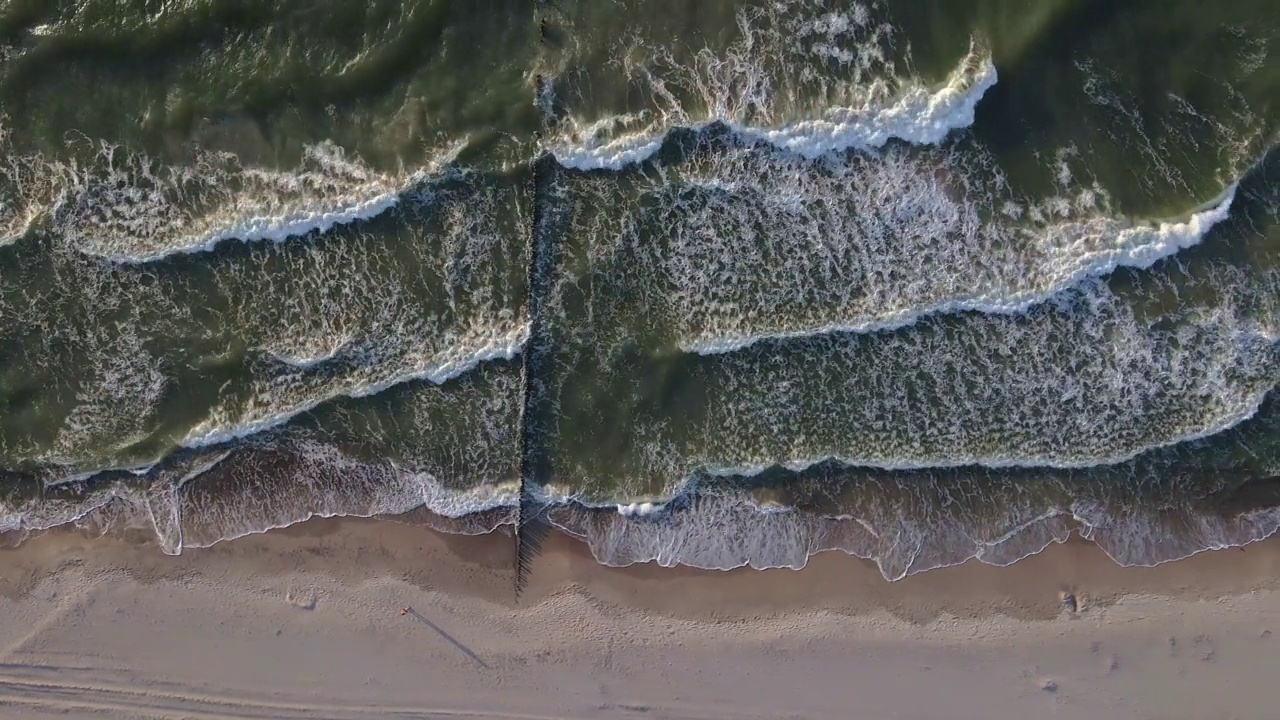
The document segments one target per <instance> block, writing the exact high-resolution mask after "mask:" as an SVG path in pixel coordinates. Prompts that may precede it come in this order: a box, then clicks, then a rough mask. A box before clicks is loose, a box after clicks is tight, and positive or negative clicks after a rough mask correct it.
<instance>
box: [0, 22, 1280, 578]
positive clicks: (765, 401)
mask: <svg viewBox="0 0 1280 720" xmlns="http://www.w3.org/2000/svg"><path fill="white" fill-rule="evenodd" d="M1269 7H1270V5H1268V4H1264V3H1262V2H1259V1H1256V0H1226V1H1224V2H1220V3H1216V4H1214V5H1213V7H1205V6H1203V5H1202V4H1200V3H1193V2H1190V1H1189V0H1186V1H1184V0H1174V1H1172V2H1167V3H1161V4H1159V6H1158V7H1157V6H1156V4H1150V3H1138V2H1128V3H1116V2H1101V1H1093V0H1036V1H1035V2H1032V3H1027V2H1013V1H1012V0H1010V1H1008V2H1005V1H1003V0H991V1H990V2H981V3H972V2H970V3H958V2H957V3H923V2H909V3H907V2H901V3H884V2H836V1H835V0H803V1H802V0H767V1H759V2H724V1H720V0H709V1H707V2H698V3H694V4H691V3H688V2H685V1H684V0H681V1H677V0H643V1H642V0H623V1H620V2H610V3H605V2H598V1H585V0H584V1H582V2H578V1H575V0H545V1H543V0H527V1H517V0H482V1H480V2H472V3H458V2H449V1H447V0H402V1H399V2H391V1H389V0H387V1H383V0H373V1H371V2H360V3H352V2H346V0H272V2H215V1H214V0H176V1H166V2H153V1H150V0H136V1H130V2H114V1H112V2H108V1H106V0H77V1H75V2H59V3H31V2H24V1H22V0H0V333H3V337H2V338H0V402H2V403H3V405H2V407H3V411H2V412H0V475H2V476H3V477H2V479H0V533H2V534H3V535H4V537H5V539H6V540H7V541H8V542H10V543H18V542H21V541H22V540H24V539H25V538H27V537H29V536H31V535H32V534H33V533H39V532H41V531H44V530H47V529H50V528H54V527H59V526H66V525H73V526H75V527H77V528H79V529H81V530H82V531H83V532H86V533H90V534H93V535H113V536H119V535H131V536H138V535H141V536H142V537H145V538H146V539H147V540H148V541H150V542H154V543H155V544H156V545H157V546H158V547H159V548H160V550H161V551H163V552H166V553H171V554H176V553H180V552H182V551H183V549H184V548H199V547H207V546H209V545H211V544H214V543H217V542H219V541H222V540H226V539H231V538H236V537H240V536H243V535H246V534H250V533H257V532H264V531H267V530H270V529H273V528H280V527H285V526H288V525H291V524H294V523H298V522H303V521H305V520H307V519H308V518H312V517H332V516H361V517H388V518H395V517H403V516H405V514H413V513H417V514H418V515H420V516H423V517H428V518H430V519H429V520H428V522H430V523H431V524H433V525H434V526H436V527H438V528H439V529H442V530H446V531H450V532H463V533H482V532H489V531H493V530H495V529H498V528H511V527H517V528H521V529H523V528H524V527H525V526H526V525H527V524H529V523H536V524H540V525H544V526H547V527H552V528H556V529H558V530H559V531H562V532H566V533H569V534H571V535H574V536H576V537H578V538H581V539H582V540H583V541H584V542H585V543H586V544H587V545H588V546H589V547H590V549H591V552H592V553H593V554H594V556H595V557H596V559H597V560H599V561H600V562H602V563H606V564H610V565H627V564H631V563H637V562H649V561H657V562H658V563H660V564H662V565H690V566H696V567H702V568H712V569H728V568H734V567H739V566H743V565H749V566H751V567H755V568H766V567H778V566H785V567H800V566H802V565H803V564H804V563H805V562H806V560H807V558H808V557H810V556H811V555H812V554H814V553H817V552H821V551H825V550H843V551H845V552H848V553H850V554H854V555H857V556H859V557H863V558H868V559H871V560H873V561H874V562H876V563H877V565H878V566H879V568H880V571H881V572H882V573H883V575H884V576H885V577H886V578H887V579H890V580H894V579H898V578H901V577H904V576H906V575H908V574H911V573H916V572H921V571H926V570H929V569H932V568H938V567H945V566H950V565H955V564H958V563H961V562H964V561H966V560H969V559H972V558H978V559H980V560H982V561H983V562H988V563H992V564H998V565H1004V564H1009V563H1013V562H1016V561H1017V560H1019V559H1022V558H1024V557H1027V556H1028V555H1031V554H1035V553H1037V552H1039V551H1040V550H1043V549H1044V548H1045V547H1047V546H1048V545H1049V544H1051V543H1054V542H1063V541H1065V540H1066V539H1067V538H1068V537H1070V536H1072V535H1073V534H1075V535H1079V536H1081V537H1083V538H1085V539H1088V540H1091V541H1093V542H1096V543H1097V544H1098V545H1099V546H1100V547H1101V548H1102V549H1103V550H1104V551H1105V552H1106V553H1107V554H1108V555H1109V556H1110V557H1111V558H1113V559H1114V560H1115V561H1116V562H1118V563H1121V564H1124V565H1154V564H1157V563H1161V562H1165V561H1169V560H1174V559H1178V558H1182V557H1186V556H1188V555H1191V554H1194V553H1197V552H1200V551H1202V550H1206V549H1211V548H1222V547H1230V546H1236V545H1244V544H1246V543H1249V542H1253V541H1256V540H1260V539H1263V538H1265V537H1268V536H1270V535H1271V534H1272V533H1274V532H1275V531H1276V529H1277V528H1280V392H1277V387H1278V386H1280V149H1277V148H1278V145H1280V108H1277V106H1276V101H1277V99H1280V56H1278V55H1277V53H1278V52H1280V46H1278V43H1280V15H1277V14H1276V13H1275V12H1274V11H1270V12H1268V8H1269ZM1259 18H1262V19H1263V21H1259Z"/></svg>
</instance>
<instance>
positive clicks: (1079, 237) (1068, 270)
mask: <svg viewBox="0 0 1280 720" xmlns="http://www.w3.org/2000/svg"><path fill="white" fill-rule="evenodd" d="M1235 193H1236V185H1235V184H1232V185H1231V186H1230V187H1228V188H1227V190H1226V191H1225V192H1224V193H1223V194H1222V196H1221V197H1220V199H1219V200H1218V202H1217V203H1216V204H1215V205H1213V206H1212V207H1210V208H1208V209H1205V210H1202V211H1199V212H1196V213H1193V214H1192V215H1191V216H1190V217H1188V218H1187V219H1186V220H1183V221H1174V222H1160V223H1157V224H1136V225H1133V226H1130V227H1122V226H1121V225H1122V224H1121V222H1120V221H1114V220H1108V219H1104V218H1091V219H1086V220H1083V221H1079V222H1064V223H1062V224H1060V225H1054V226H1050V227H1048V228H1045V229H1044V230H1043V231H1042V232H1043V235H1044V241H1043V247H1042V249H1041V251H1042V252H1043V260H1041V262H1043V263H1044V267H1043V268H1036V269H1035V270H1036V271H1035V272H1028V273H1026V275H1027V276H1028V277H1029V278H1032V279H1030V280H1029V282H1030V283H1031V284H1030V285H1028V286H1024V287H1018V286H1012V287H1009V286H1005V287H994V288H993V287H987V288H981V289H982V292H978V293H976V294H973V295H971V296H970V297H952V298H950V299H946V300H942V301H940V302H935V303H933V304H928V303H927V302H926V303H922V304H920V305H916V306H908V307H892V306H890V307H885V308H876V309H875V310H874V312H873V313H868V314H866V315H864V316H863V317H861V318H859V319H858V320H857V321H856V322H849V321H847V320H846V321H837V322H825V323H820V324H813V325H803V324H802V325H801V326H800V327H794V328H788V329H786V330H776V331H772V332H746V333H742V334H738V333H734V332H731V331H730V332H726V331H725V330H723V329H722V330H719V331H718V332H717V331H711V332H703V333H700V334H699V336H698V337H696V338H695V339H690V340H685V341H683V342H682V343H681V349H682V350H684V351H685V352H695V353H699V354H703V355H714V354H718V353H726V352H733V351H735V350H740V349H742V348H745V347H748V346H750V345H753V344H755V343H757V342H761V341H764V340H784V339H796V338H804V337H811V336H815V335H823V334H828V333H837V332H850V333H871V332H881V331H889V330H897V329H900V328H903V327H907V326H909V325H912V324H915V323H916V322H918V321H919V320H921V319H922V318H925V317H928V316H930V315H936V314H944V313H961V312H980V313H987V314H1014V313H1022V312H1026V311H1027V310H1029V309H1030V308H1032V307H1034V306H1036V305H1040V304H1042V303H1044V302H1045V301H1046V300H1048V299H1049V298H1050V297H1052V296H1053V295H1056V294H1057V293H1059V292H1061V291H1063V290H1065V289H1067V288H1070V287H1074V286H1076V285H1078V284H1080V283H1081V282H1082V281H1084V280H1086V279H1088V278H1093V277H1104V276H1106V275H1108V274H1110V273H1112V272H1114V271H1115V270H1116V269H1117V268H1122V267H1130V268H1136V269H1145V268H1150V267H1151V266H1153V265H1155V264H1156V263H1157V262H1159V261H1160V260H1163V259H1165V258H1167V257H1170V256H1172V255H1175V254H1177V253H1178V252H1180V251H1182V250H1185V249H1187V248H1190V247H1193V246H1195V245H1197V244H1199V243H1200V242H1201V240H1203V239H1204V237H1205V236H1206V235H1207V234H1208V233H1209V231H1210V230H1211V229H1212V228H1213V227H1214V226H1215V225H1217V224H1218V223H1220V222H1222V221H1223V220H1225V219H1226V218H1227V217H1228V215H1229V214H1230V210H1231V204H1232V202H1233V200H1234V198H1235ZM991 230H992V232H993V233H995V232H999V230H998V229H996V228H992V229H991ZM1099 240H1102V242H1099ZM957 259H959V258H957ZM959 267H960V268H961V269H963V266H959ZM955 269H956V265H954V264H953V265H952V271H953V272H954V270H955ZM938 270H939V271H944V270H943V268H941V267H940V268H939V269H938ZM935 277H936V276H935ZM916 282H917V283H918V282H920V280H919V279H917V280H916ZM974 285H979V283H978V282H975V283H974ZM851 287H852V285H851ZM979 287H980V286H979ZM975 289H976V288H975ZM946 290H951V291H953V292H957V293H963V292H964V290H962V289H961V288H959V287H949V288H946ZM970 292H972V290H970ZM945 295H946V293H945V292H943V293H939V297H945ZM686 307H691V306H689V305H686Z"/></svg>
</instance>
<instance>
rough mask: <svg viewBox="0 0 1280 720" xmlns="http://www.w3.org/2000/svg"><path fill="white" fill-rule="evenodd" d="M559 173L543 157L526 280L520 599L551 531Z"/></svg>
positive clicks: (536, 177) (537, 177)
mask: <svg viewBox="0 0 1280 720" xmlns="http://www.w3.org/2000/svg"><path fill="white" fill-rule="evenodd" d="M560 172H561V169H560V166H559V165H558V164H557V163H556V162H555V159H554V158H552V157H551V155H550V154H544V155H543V156H542V157H540V158H539V159H538V160H537V161H536V162H535V163H534V167H533V180H532V183H533V193H532V194H533V212H532V228H531V229H530V243H531V249H530V253H529V268H528V275H527V280H526V282H527V284H528V293H529V295H528V298H529V301H528V307H529V340H528V342H526V344H525V350H524V353H523V355H522V367H521V373H522V376H523V384H524V401H523V404H522V405H521V411H520V505H519V508H518V511H517V517H516V531H515V558H516V567H515V594H516V598H517V599H518V598H519V597H520V593H521V591H523V589H524V587H525V584H526V581H527V578H528V573H529V569H530V566H531V565H532V563H533V559H534V558H535V557H536V556H537V555H538V553H539V551H540V550H541V548H542V544H543V541H544V540H545V539H546V537H547V534H548V532H549V531H550V526H549V525H548V523H547V522H546V518H545V516H544V508H543V507H542V505H543V503H542V501H541V500H539V499H538V497H537V495H536V494H535V490H536V489H537V488H539V487H541V486H543V485H545V484H546V481H547V480H548V478H550V476H551V463H550V458H549V457H548V453H547V444H546V442H545V440H544V439H545V437H546V435H547V428H548V423H549V421H550V414H551V408H550V401H549V393H548V387H547V377H548V376H547V373H546V372H545V368H546V366H547V363H548V362H549V361H550V356H551V345H552V341H551V337H550V328H549V327H548V325H549V318H548V311H547V304H548V302H549V300H550V298H551V295H552V292H553V289H554V284H555V269H556V267H557V257H556V255H557V249H558V246H559V239H560V237H561V236H562V233H563V232H564V217H562V215H563V212H559V213H558V212H556V211H555V208H557V207H562V206H563V204H562V203H557V202H556V201H555V199H554V197H553V195H554V193H555V189H556V187H557V184H558V183H559V173H560Z"/></svg>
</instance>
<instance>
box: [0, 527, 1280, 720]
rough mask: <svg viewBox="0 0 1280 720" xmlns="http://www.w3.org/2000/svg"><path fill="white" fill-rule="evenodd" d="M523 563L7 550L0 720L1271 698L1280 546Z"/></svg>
mask: <svg viewBox="0 0 1280 720" xmlns="http://www.w3.org/2000/svg"><path fill="white" fill-rule="evenodd" d="M419 519H420V518H419ZM514 559H515V558H514V543H513V540H512V538H511V536H510V535H509V534H507V533H504V532H502V531H498V532H494V533H489V534H486V535H478V536H468V535H450V534H445V533H440V532H437V531H434V530H431V529H429V528H427V527H424V526H422V525H410V524H406V523H404V522H389V521H385V520H371V519H354V518H343V519H321V520H312V521H308V522H306V523H302V524H299V525H295V526H292V527H290V528H286V529H282V530H275V531H271V532H269V533H264V534H259V535H252V536H246V537H243V538H239V539H236V540H230V541H226V542H223V543H218V544H217V545H214V546H212V547H210V548H203V549H198V550H188V551H186V552H184V553H183V554H182V555H178V556H168V555H164V554H163V553H161V552H160V550H159V548H158V547H156V546H154V545H151V544H147V543H144V542H141V541H139V540H137V539H134V540H129V539H117V538H97V539H89V538H86V537H85V536H84V535H82V534H80V533H77V532H71V531H61V532H59V531H55V532H49V533H46V534H44V535H43V536H40V537H34V538H31V539H29V540H27V541H26V542H25V543H23V544H22V545H20V546H18V547H16V548H11V549H6V550H4V551H3V552H2V553H0V717H23V718H43V717H53V716H57V717H63V718H66V717H72V718H80V717H84V718H88V717H101V716H102V714H103V713H106V714H107V715H108V716H111V717H143V718H153V717H154V718H175V717H191V718H211V719H212V718H229V717H254V718H293V717H326V718H330V717H332V718H358V719H361V720H363V719H364V718H380V717H410V718H459V717H476V718H482V717H483V718H526V719H530V720H532V719H534V718H553V717H555V718H582V719H583V720H585V719H586V718H636V717H662V718H735V719H736V718H774V719H779V720H794V719H796V718H825V717H833V718H836V717H852V716H851V715H850V714H849V712H850V708H852V707H861V708H863V709H865V711H866V714H865V715H858V717H867V718H880V717H884V718H933V717H939V718H941V717H947V718H970V717H972V718H975V719H976V718H1005V717H1007V718H1010V719H1013V718H1026V717H1040V716H1045V715H1046V714H1047V713H1049V712H1053V713H1054V715H1053V716H1054V717H1055V718H1060V717H1066V718H1086V717H1088V718H1091V719H1092V720H1096V719H1097V718H1147V717H1150V718H1161V719H1164V718H1184V717H1185V718H1188V719H1190V718H1196V719H1197V720H1204V719H1205V718H1213V717H1233V715H1231V713H1236V716H1244V717H1254V716H1259V713H1262V709H1263V708H1270V707H1271V705H1272V704H1273V703H1272V701H1271V698H1270V693H1269V683H1270V682H1271V681H1270V680H1269V679H1268V677H1267V676H1268V670H1267V669H1268V668H1269V667H1270V666H1271V665H1270V662H1272V661H1274V660H1275V659H1277V658H1280V638H1277V639H1275V640H1271V639H1270V638H1271V633H1272V632H1275V631H1280V592H1278V590H1280V539H1276V538H1273V539H1270V540H1265V541H1261V542H1258V543H1255V544H1253V545H1250V546H1248V548H1246V549H1245V550H1243V551H1242V550H1240V549H1230V550H1222V551H1210V552H1205V553H1201V554H1198V555H1196V556H1193V557H1191V558H1187V559H1185V560H1181V561H1175V562H1171V563H1166V564H1163V565H1159V566H1157V567H1154V568H1125V567H1121V566H1118V565H1116V564H1115V563H1114V562H1112V561H1111V560H1110V559H1109V558H1107V557H1106V556H1105V555H1104V554H1103V553H1102V551H1101V550H1100V549H1099V548H1097V547H1096V546H1095V545H1093V544H1092V543H1089V542H1088V541H1083V540H1079V539H1073V540H1071V541H1068V542H1066V543H1062V544H1057V545H1053V546H1050V547H1049V548H1048V549H1046V550H1045V551H1044V552H1042V553H1040V554H1038V555H1035V556H1031V557H1028V558H1026V559H1024V560H1022V561H1020V562H1018V563H1015V564H1014V565H1012V566H1007V567H996V566H990V565H983V564H981V563H979V562H975V561H970V562H968V563H965V564H963V565H959V566H955V567H951V568H942V569H937V570H932V571H929V572H925V573H920V574H917V575H912V576H909V577H907V578H904V579H902V580H899V581H896V582H892V583H891V582H887V581H885V580H884V579H883V578H882V577H881V576H880V574H879V571H878V569H877V568H876V566H875V564H874V563H872V562H870V561H866V560H860V559H858V558H855V557H852V556H849V555H846V554H843V553H839V552H825V553H819V554H818V555H815V556H813V557H812V558H811V559H810V563H809V564H808V565H807V566H806V567H805V568H804V569H801V570H789V569H773V570H751V569H746V568H741V569H737V570H728V571H705V570H695V569H690V568H663V567H658V566H656V565H655V564H653V563H649V564H644V565H634V566H630V567H626V568H611V567H607V566H602V565H600V564H598V563H597V562H596V561H595V560H594V559H593V558H592V557H591V555H590V553H589V552H588V550H587V548H586V547H585V546H584V545H583V544H582V543H580V542H578V541H576V540H573V539H572V538H570V537H568V536H566V535H563V534H561V533H553V534H552V535H551V536H549V537H548V538H547V540H546V542H545V544H544V545H543V548H542V552H541V553H540V554H539V555H537V556H536V557H535V558H534V559H533V563H532V567H531V572H530V573H529V576H528V578H527V581H528V582H527V585H526V586H525V588H524V591H523V593H522V594H521V596H520V598H519V599H518V600H517V599H516V597H515V594H514ZM1062 593H1072V594H1073V595H1074V596H1075V598H1076V599H1077V603H1078V608H1077V611H1075V612H1072V611H1071V610H1070V609H1068V608H1067V607H1066V606H1065V605H1064V603H1063V600H1062ZM406 608H410V609H411V612H409V613H406V614H401V611H402V610H404V609H406ZM1207 687H1214V688H1223V687H1232V688H1240V690H1239V691H1238V692H1237V691H1234V690H1233V693H1232V694H1231V695H1229V696H1223V695H1221V694H1217V693H1204V692H1201V691H1202V690H1203V689H1204V688H1207Z"/></svg>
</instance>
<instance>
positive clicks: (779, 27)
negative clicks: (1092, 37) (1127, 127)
mask: <svg viewBox="0 0 1280 720" xmlns="http://www.w3.org/2000/svg"><path fill="white" fill-rule="evenodd" d="M871 16H872V12H871V11H870V10H869V9H868V8H867V7H865V6H864V5H862V4H860V3H854V4H852V5H842V6H838V7H836V6H832V7H828V3H826V2H823V1H822V0H818V1H817V2H812V1H810V2H804V3H800V2H776V3H773V4H772V5H770V6H769V7H766V8H759V9H755V10H743V11H741V12H740V13H739V17H738V27H739V31H740V32H739V37H738V40H737V41H736V42H735V43H733V44H731V45H730V46H728V47H727V48H723V49H719V50H717V49H713V48H711V47H706V48H703V49H702V50H701V51H699V52H697V53H696V54H695V56H694V58H693V59H692V60H691V61H683V62H682V61H677V60H675V59H674V58H673V57H672V55H671V54H670V52H669V51H668V50H666V49H665V48H664V47H661V46H659V47H647V46H644V45H643V44H642V46H641V47H640V48H637V49H634V50H636V51H638V52H639V54H640V55H643V56H647V59H646V60H640V61H633V60H632V59H631V54H632V53H630V52H628V53H623V54H624V55H625V56H626V57H627V59H626V60H625V61H624V62H623V69H624V72H625V73H626V75H627V77H628V80H629V81H633V82H639V83H641V84H643V85H645V86H646V87H647V89H648V90H649V94H650V95H651V96H652V99H653V103H654V106H653V107H651V108H649V109H648V110H646V111H643V112H637V113H629V114H621V115H614V116H606V117H604V118H601V119H596V120H590V121H587V120H581V119H579V118H577V117H576V116H575V115H573V113H572V110H570V114H569V115H568V116H566V117H564V118H561V127H562V128H563V130H562V133H561V135H560V137H559V138H558V139H557V140H554V141H553V142H552V144H551V147H550V150H551V152H552V154H553V155H554V156H555V158H556V160H557V161H558V162H559V163H560V164H561V165H563V166H565V167H567V168H571V169H576V170H617V169H621V168H623V167H625V166H627V165H630V164H634V163H639V162H643V161H645V160H647V159H648V158H649V157H651V156H652V155H653V154H654V153H655V152H657V150H658V149H659V148H660V147H661V146H662V144H663V142H664V140H665V138H666V136H667V134H668V133H669V132H670V131H672V130H674V129H676V128H688V129H692V130H694V131H701V130H705V129H707V128H708V127H710V126H713V125H724V126H726V127H727V128H728V129H730V130H731V131H732V132H734V133H736V134H737V135H738V136H739V137H740V138H742V139H744V140H747V141H761V142H767V143H769V144H771V145H772V146H773V147H775V148H778V149H780V150H783V151H787V152H792V153H796V154H797V155H799V156H802V157H806V158H816V157H818V156H821V155H825V154H827V153H831V152H838V151H842V150H848V149H858V150H864V151H870V150H875V149H878V148H882V147H884V146H885V144H886V143H888V142H889V141H890V140H894V139H896V140H900V141H904V142H908V143H913V144H922V145H928V144H936V143H939V142H941V141H942V140H943V139H944V138H946V137H947V136H948V135H949V134H950V133H952V132H954V131H956V130H959V129H962V128H966V127H968V126H970V125H972V124H973V120H974V109H975V107H976V106H977V103H978V101H979V100H981V98H982V97H983V95H984V94H986V92H987V90H989V89H990V88H991V87H992V86H994V85H995V83H996V80H997V72H996V68H995V65H994V64H993V63H992V61H991V58H990V56H989V55H988V54H987V53H986V51H985V50H983V49H981V48H979V47H977V46H976V44H975V46H974V47H973V48H971V49H970V51H969V53H968V54H967V55H965V57H963V58H962V59H961V61H960V62H959V64H958V65H957V67H956V68H955V69H954V70H953V71H952V72H951V74H950V76H949V77H948V78H947V79H946V80H945V81H944V82H943V83H941V85H940V87H930V85H931V83H927V82H925V81H922V80H920V79H918V78H916V77H914V76H912V75H910V74H909V73H903V72H902V71H901V70H900V68H899V67H898V66H897V64H896V63H895V61H894V60H892V59H891V56H892V55H893V54H894V53H893V45H894V44H895V40H894V36H895V34H896V31H895V30H894V29H893V28H892V27H890V26H888V25H884V24H882V23H880V22H878V21H873V20H872V17H871ZM652 41H653V42H657V43H661V42H662V39H658V38H654V39H652ZM832 65H835V66H838V67H839V68H840V71H839V72H838V73H835V74H832V73H831V72H830V67H831V66H832ZM837 77H838V78H839V79H835V78H837ZM586 92H588V93H589V92H590V90H589V88H588V89H587V90H586ZM805 98H822V100H821V101H816V100H815V101H814V102H820V104H810V101H807V100H805Z"/></svg>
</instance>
